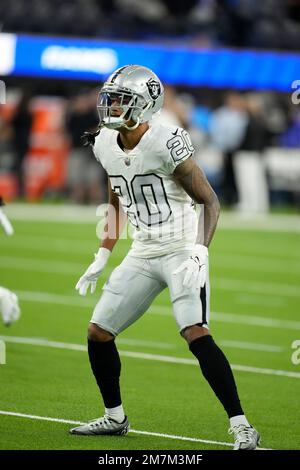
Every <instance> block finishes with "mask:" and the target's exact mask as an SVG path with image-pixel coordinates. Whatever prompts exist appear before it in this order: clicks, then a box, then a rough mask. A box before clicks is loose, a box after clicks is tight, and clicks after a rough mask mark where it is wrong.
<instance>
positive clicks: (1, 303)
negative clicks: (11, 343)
mask: <svg viewBox="0 0 300 470" xmlns="http://www.w3.org/2000/svg"><path fill="white" fill-rule="evenodd" d="M0 314H1V315H2V318H3V323H4V325H6V326H9V325H10V324H11V323H13V322H15V321H17V320H18V319H19V317H20V315H21V312H20V307H19V305H18V297H17V296H16V294H14V293H13V292H11V291H10V290H8V289H5V288H4V287H0Z"/></svg>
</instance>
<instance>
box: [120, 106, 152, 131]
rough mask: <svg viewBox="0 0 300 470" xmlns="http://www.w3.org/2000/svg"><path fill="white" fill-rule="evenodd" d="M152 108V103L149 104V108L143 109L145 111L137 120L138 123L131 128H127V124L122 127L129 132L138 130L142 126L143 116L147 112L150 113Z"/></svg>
mask: <svg viewBox="0 0 300 470" xmlns="http://www.w3.org/2000/svg"><path fill="white" fill-rule="evenodd" d="M151 106H152V103H151V102H149V103H148V104H147V106H146V107H145V108H144V109H143V111H142V112H141V114H140V116H139V117H138V119H137V122H136V123H135V124H134V125H133V126H131V127H130V126H127V124H126V123H125V124H123V126H122V127H125V129H127V130H128V131H134V129H136V128H137V127H138V126H139V125H140V123H141V120H142V119H143V116H144V114H145V112H146V111H148V109H150V108H151Z"/></svg>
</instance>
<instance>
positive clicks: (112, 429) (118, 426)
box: [70, 415, 130, 436]
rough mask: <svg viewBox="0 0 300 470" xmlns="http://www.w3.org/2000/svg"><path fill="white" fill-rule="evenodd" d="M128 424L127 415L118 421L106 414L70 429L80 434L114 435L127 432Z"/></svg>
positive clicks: (72, 432)
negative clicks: (120, 421)
mask: <svg viewBox="0 0 300 470" xmlns="http://www.w3.org/2000/svg"><path fill="white" fill-rule="evenodd" d="M129 429H130V424H129V421H128V418H127V416H125V418H124V421H123V422H122V423H118V422H117V421H115V420H114V419H112V418H110V417H109V416H107V415H104V416H102V417H101V418H98V419H95V420H93V421H90V422H89V423H87V424H83V425H82V426H78V427H77V428H73V429H70V433H71V434H79V435H81V436H96V435H102V436H103V435H111V436H112V435H115V436H124V435H125V434H127V433H128V431H129Z"/></svg>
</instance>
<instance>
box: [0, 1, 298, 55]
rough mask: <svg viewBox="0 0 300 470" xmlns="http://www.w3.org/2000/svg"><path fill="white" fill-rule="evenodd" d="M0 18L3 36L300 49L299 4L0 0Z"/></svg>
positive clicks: (288, 2) (271, 2)
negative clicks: (44, 34)
mask: <svg viewBox="0 0 300 470" xmlns="http://www.w3.org/2000/svg"><path fill="white" fill-rule="evenodd" d="M28 12H30V14H28ZM0 18H1V23H0V26H1V29H2V30H3V31H4V32H17V33H19V32H22V33H47V34H57V35H59V34H61V35H73V36H92V37H101V38H112V39H114V38H115V39H136V40H137V39H143V40H145V39H146V40H153V39H155V40H156V39H160V40H161V39H166V40H168V41H170V40H173V41H176V40H178V39H179V40H180V42H181V43H182V42H183V41H185V42H191V43H192V44H197V45H199V46H209V45H212V46H214V45H219V44H224V45H228V46H232V47H255V48H271V49H274V48H276V49H289V50H299V49H300V28H299V23H300V4H299V0H265V1H263V2H262V1H261V2H259V1H253V0H186V1H185V2H183V1H182V0H151V2H142V1H140V0H14V1H13V2H12V1H11V0H1V3H0Z"/></svg>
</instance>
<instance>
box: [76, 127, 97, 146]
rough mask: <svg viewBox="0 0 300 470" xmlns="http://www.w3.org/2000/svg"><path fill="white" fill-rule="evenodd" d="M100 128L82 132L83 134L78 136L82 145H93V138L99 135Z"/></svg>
mask: <svg viewBox="0 0 300 470" xmlns="http://www.w3.org/2000/svg"><path fill="white" fill-rule="evenodd" d="M99 133H100V129H98V130H97V131H96V132H84V134H83V135H82V136H81V137H80V140H81V143H82V145H83V146H84V147H88V146H89V145H94V143H95V138H96V137H97V135H99Z"/></svg>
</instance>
